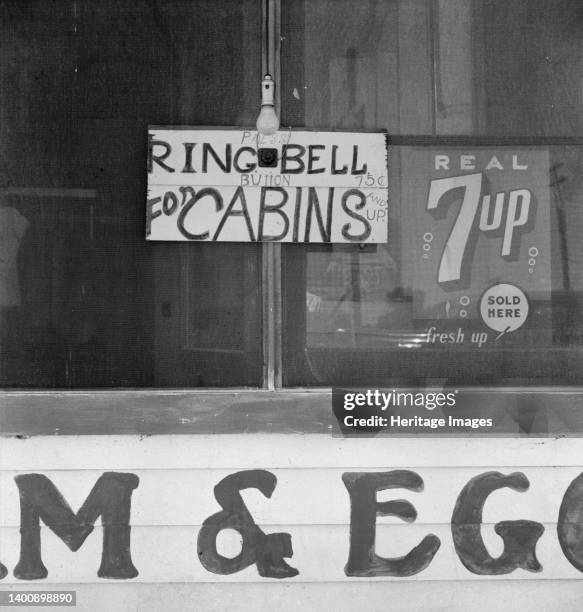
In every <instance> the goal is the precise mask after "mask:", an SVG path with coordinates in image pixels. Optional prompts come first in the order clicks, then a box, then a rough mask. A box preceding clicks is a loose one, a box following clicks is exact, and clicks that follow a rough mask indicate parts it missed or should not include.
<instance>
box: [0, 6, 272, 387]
mask: <svg viewBox="0 0 583 612" xmlns="http://www.w3.org/2000/svg"><path fill="white" fill-rule="evenodd" d="M0 21H1V28H2V32H1V36H0V78H1V88H2V96H1V99H0V215H1V219H0V245H1V246H0V249H1V252H2V259H1V262H0V266H1V269H0V384H2V385H4V386H7V387H20V386H22V387H47V388H55V387H56V388H68V387H137V386H189V387H193V386H232V385H251V386H260V385H261V367H262V366H261V323H260V322H261V314H260V291H261V282H260V281H261V270H260V247H259V246H258V245H251V244H244V245H235V246H232V245H221V244H213V245H208V246H207V245H194V244H188V243H156V244H154V243H147V242H146V241H145V208H146V144H147V128H148V125H149V124H154V125H166V124H169V125H199V126H207V125H210V126H216V125H240V126H251V125H253V124H254V121H255V118H256V113H257V108H258V105H259V100H258V91H257V89H258V88H257V82H258V75H259V74H260V69H261V68H260V58H261V55H260V49H261V6H260V1H259V0H223V1H221V2H214V1H212V0H158V1H152V2H135V1H129V0H99V1H94V0H59V1H56V2H41V1H38V2H36V1H35V2H22V1H20V0H18V1H17V0H7V1H3V2H2V3H1V4H0Z"/></svg>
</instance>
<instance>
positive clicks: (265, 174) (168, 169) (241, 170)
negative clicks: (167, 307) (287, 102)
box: [146, 127, 388, 244]
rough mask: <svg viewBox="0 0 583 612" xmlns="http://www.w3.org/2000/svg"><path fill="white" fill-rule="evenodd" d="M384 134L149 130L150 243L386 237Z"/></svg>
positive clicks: (351, 240)
mask: <svg viewBox="0 0 583 612" xmlns="http://www.w3.org/2000/svg"><path fill="white" fill-rule="evenodd" d="M387 190H388V176H387V149H386V136H385V134H383V133H357V132H354V133H347V132H305V131H304V132H301V131H293V130H290V131H289V132H278V133H276V134H274V135H273V136H261V135H259V134H258V133H257V132H251V131H243V130H209V129H196V128H165V127H159V128H158V127H152V128H150V130H149V138H148V198H147V206H146V238H147V240H170V241H185V240H192V241H208V242H304V243H357V244H361V243H379V242H380V243H382V242H386V241H387V218H388V215H387V210H386V207H382V206H379V202H386V200H387Z"/></svg>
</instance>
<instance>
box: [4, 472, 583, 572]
mask: <svg viewBox="0 0 583 612" xmlns="http://www.w3.org/2000/svg"><path fill="white" fill-rule="evenodd" d="M15 481H16V487H17V488H18V492H19V498H20V533H21V538H20V559H19V561H18V563H17V564H16V566H15V567H14V570H13V575H14V577H15V578H17V579H19V580H39V579H44V578H47V576H49V569H47V568H46V567H45V565H44V563H43V560H42V555H41V548H42V542H41V529H40V527H41V522H42V523H43V524H44V525H46V526H47V527H49V529H50V530H51V531H52V532H53V533H54V534H55V535H57V536H58V538H59V539H60V540H61V541H62V542H63V543H64V544H65V545H66V546H67V547H68V548H69V549H70V550H71V551H73V552H75V551H77V550H79V549H80V548H81V546H82V545H83V543H84V542H85V540H86V539H87V537H88V536H89V535H90V534H91V532H92V531H93V529H94V524H95V522H96V520H97V519H98V518H99V517H101V522H102V526H103V542H102V556H101V564H100V566H99V569H98V571H97V576H98V577H100V578H118V579H126V580H127V579H132V578H135V577H137V576H138V568H136V567H135V566H134V563H133V561H132V555H131V525H130V516H131V505H132V499H135V497H136V496H137V495H139V494H140V491H139V489H138V485H139V479H138V477H137V476H136V475H135V474H132V473H122V472H105V473H104V474H103V475H102V476H100V478H99V479H98V480H97V481H96V483H95V485H94V487H93V489H92V490H91V491H90V493H89V495H88V496H87V498H86V499H85V501H84V502H83V504H82V505H81V507H80V509H79V510H78V511H77V512H76V513H75V512H74V511H73V510H72V509H71V507H70V506H69V504H68V503H67V501H66V500H65V498H64V497H63V495H62V494H61V492H60V491H59V490H58V489H57V488H56V487H55V485H54V484H53V483H52V482H51V480H50V479H49V478H47V477H46V476H44V475H43V474H21V475H18V476H16V477H15ZM342 481H343V483H344V485H345V487H346V490H347V492H348V497H349V501H350V516H349V517H347V522H349V525H350V536H349V542H348V558H347V561H346V565H345V568H344V573H345V575H346V576H349V577H355V578H358V577H362V578H366V577H381V576H392V577H407V576H413V575H415V574H419V573H421V572H423V571H424V570H426V569H427V568H428V567H429V566H430V564H431V563H432V561H433V559H434V558H435V557H436V555H438V554H439V549H440V546H441V541H440V539H439V538H438V537H437V536H436V535H434V534H432V533H427V534H425V535H423V537H422V538H421V539H420V541H419V543H418V544H417V545H415V546H414V547H413V548H412V549H411V550H409V552H408V553H407V554H405V555H403V556H400V557H396V556H395V557H382V556H380V555H378V554H377V553H376V549H375V546H376V527H377V519H378V517H382V516H395V517H398V518H400V519H401V520H403V521H405V522H408V523H412V522H414V521H415V519H416V518H417V511H416V509H415V506H414V505H413V504H412V503H411V502H410V501H409V500H405V499H393V500H390V501H383V502H380V501H377V493H379V492H381V491H385V490H388V489H405V490H407V491H411V492H413V493H415V494H422V492H423V488H424V483H423V479H422V478H421V476H419V474H417V473H416V472H414V471H412V470H393V471H387V472H345V473H344V474H343V475H342ZM185 485H186V483H185ZM276 485H277V478H276V476H275V475H274V474H273V473H271V472H269V471H267V470H261V469H255V470H246V471H239V472H236V473H233V474H230V475H228V476H226V477H225V478H223V479H222V480H220V482H219V483H218V484H217V485H216V486H215V488H214V496H215V499H216V501H217V502H218V504H219V506H220V507H221V508H222V509H221V510H219V511H217V512H216V513H215V514H212V515H211V516H208V517H207V518H206V519H205V520H204V521H203V523H202V526H201V528H200V530H199V532H198V538H197V544H196V547H195V546H194V543H193V555H192V560H193V563H200V564H201V565H202V566H203V567H204V568H205V569H206V570H207V571H208V572H210V573H213V574H218V575H229V574H234V573H237V572H239V571H242V570H244V569H246V568H248V567H250V566H252V565H255V566H256V569H257V572H258V573H259V575H260V576H262V577H266V578H293V577H294V576H297V575H298V574H300V572H301V567H300V568H298V569H296V568H294V567H292V566H291V565H289V564H288V563H287V561H286V560H285V559H291V558H292V557H293V549H292V539H293V533H291V534H290V533H285V532H281V533H266V532H265V531H263V529H262V528H261V527H260V526H259V525H258V524H257V522H256V520H255V518H254V517H253V515H252V514H251V512H250V511H249V509H248V507H247V505H246V504H245V501H244V500H243V498H242V496H241V491H244V490H246V489H257V490H258V491H260V492H261V493H262V494H263V495H264V496H265V497H267V498H271V496H272V494H273V493H274V491H275V489H276ZM529 486H530V485H529V481H528V478H527V477H526V475H525V474H524V473H522V472H514V473H511V474H507V475H504V474H502V473H500V472H494V471H490V472H485V473H482V474H478V475H476V476H474V477H472V478H471V479H470V480H469V481H468V483H467V484H466V485H465V486H464V487H463V489H462V491H461V492H460V494H459V496H458V498H457V501H456V503H455V507H454V510H453V514H452V517H451V533H452V538H453V544H454V547H455V552H456V554H457V556H458V558H459V560H460V562H461V564H462V565H463V566H464V567H465V568H466V569H467V570H468V571H470V572H472V573H473V574H480V575H490V576H492V575H501V574H510V573H512V572H514V571H515V570H517V569H522V570H525V571H528V572H541V571H542V570H543V566H542V564H541V563H540V562H539V560H538V559H537V555H536V547H537V543H538V541H539V539H540V537H541V536H542V535H543V532H544V527H543V525H542V523H539V522H536V521H530V520H515V521H501V522H499V523H497V524H496V525H495V532H496V533H497V534H498V536H500V538H501V539H502V542H503V550H502V553H501V554H500V555H499V556H498V557H493V556H492V555H491V554H490V553H489V552H488V549H487V547H486V545H485V543H484V540H483V538H482V535H481V526H482V522H483V521H482V512H483V507H484V504H485V502H486V501H487V499H488V498H489V496H490V495H491V494H492V493H493V492H494V491H496V490H498V489H503V488H508V489H510V490H511V491H515V492H516V493H526V492H527V491H528V489H529ZM201 494H202V495H204V494H206V492H204V491H202V492H201ZM196 520H197V517H195V516H193V524H196ZM226 529H230V530H235V531H236V532H238V533H239V534H240V536H241V551H240V553H239V554H237V555H236V556H234V557H226V556H224V555H222V554H221V553H220V552H219V551H218V549H217V538H218V536H219V534H220V532H221V531H223V530H226ZM557 537H558V541H559V544H560V546H561V549H562V551H563V553H564V556H565V557H566V559H567V560H568V561H569V563H570V564H571V565H572V566H573V567H575V568H576V569H577V570H578V571H579V572H583V473H581V474H580V475H579V476H577V477H576V478H575V479H574V480H573V481H572V482H571V484H570V485H569V486H568V488H567V489H566V491H565V493H564V496H563V499H562V502H561V505H560V510H559V515H558V521H557ZM195 557H197V558H198V561H197V560H196V559H195ZM153 562H154V561H153ZM327 562H331V561H330V560H327ZM7 575H8V570H7V568H6V566H5V565H3V564H0V579H4V578H6V576H7Z"/></svg>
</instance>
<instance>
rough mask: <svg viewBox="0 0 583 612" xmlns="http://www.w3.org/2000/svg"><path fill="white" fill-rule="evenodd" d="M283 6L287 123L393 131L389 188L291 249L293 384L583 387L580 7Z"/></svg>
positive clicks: (568, 0)
mask: <svg viewBox="0 0 583 612" xmlns="http://www.w3.org/2000/svg"><path fill="white" fill-rule="evenodd" d="M286 5H287V10H286V11H284V19H283V40H284V44H283V46H282V71H283V84H284V91H283V94H282V95H283V102H282V104H283V110H282V115H283V123H284V125H287V124H288V123H290V124H294V125H295V124H300V125H302V124H303V125H305V126H307V127H309V128H313V129H323V130H325V129H330V128H333V129H339V130H354V129H386V130H387V131H388V134H389V153H388V159H389V177H390V187H389V189H388V192H387V195H386V201H384V202H381V201H379V202H378V205H379V214H381V212H382V214H386V215H388V232H387V242H386V244H379V245H366V246H364V245H361V246H351V247H346V246H337V245H323V246H309V247H308V248H306V247H305V246H301V245H300V246H296V245H293V246H286V247H285V248H284V259H285V266H286V268H285V294H286V301H285V311H284V312H285V329H286V335H285V349H284V370H283V371H284V381H285V384H288V385H298V384H312V385H330V384H367V383H371V384H396V383H406V382H410V383H420V382H422V381H427V379H430V380H442V381H443V380H449V381H452V382H455V384H458V385H474V384H488V385H491V384H495V385H517V384H518V385H524V384H529V385H530V384H540V385H543V384H580V372H581V366H582V365H583V362H582V359H581V349H582V348H583V345H582V340H583V337H582V333H581V330H582V325H583V320H582V316H581V288H582V285H583V274H582V273H581V269H582V267H581V262H580V259H581V257H582V251H581V246H580V240H579V235H580V231H581V230H580V227H581V224H582V223H583V213H582V210H581V167H582V166H581V155H582V153H583V149H582V144H583V104H582V99H581V91H582V90H581V76H580V75H581V61H582V60H581V28H582V26H583V15H582V13H581V7H580V3H579V2H577V1H575V0H560V1H558V2H557V1H555V0H528V1H527V0H525V1H516V2H514V1H513V2H506V1H504V0H368V1H363V2H358V3H355V2H350V1H348V0H346V1H343V0H305V1H300V0H294V1H292V2H290V3H286ZM323 23H326V27H325V28H323V27H321V24H323ZM373 178H374V177H373ZM375 197H377V196H375ZM299 288H304V289H305V291H306V292H307V294H308V299H307V300H305V299H303V298H302V293H301V292H300V291H299ZM298 330H300V331H298Z"/></svg>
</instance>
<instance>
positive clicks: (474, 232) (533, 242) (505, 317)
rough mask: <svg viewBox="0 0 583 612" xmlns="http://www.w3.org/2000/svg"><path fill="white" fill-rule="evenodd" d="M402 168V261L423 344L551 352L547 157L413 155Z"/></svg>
mask: <svg viewBox="0 0 583 612" xmlns="http://www.w3.org/2000/svg"><path fill="white" fill-rule="evenodd" d="M401 167H402V171H403V174H402V176H403V179H404V180H403V183H402V189H403V200H402V201H403V203H404V206H406V211H403V213H405V214H403V215H402V223H403V236H404V238H405V241H404V243H403V253H404V258H403V260H404V267H405V268H407V267H410V269H409V270H408V273H409V274H410V276H409V277H410V278H411V277H412V278H413V287H412V293H413V315H414V319H415V320H416V323H417V327H418V328H420V329H422V330H423V331H424V333H425V334H426V338H425V341H426V343H428V344H435V345H442V344H444V345H445V344H447V345H451V344H457V345H465V346H468V345H470V344H473V345H476V346H478V347H480V348H483V347H488V346H492V345H493V343H496V344H497V345H498V346H500V345H501V344H517V345H520V344H525V343H526V344H528V345H533V344H534V345H544V344H549V343H550V340H551V306H550V291H551V265H550V235H551V219H550V195H549V159H548V152H547V151H546V150H542V149H520V150H515V149H510V148H498V149H492V148H490V147H488V148H486V147H484V148H475V149H471V150H467V149H463V150H462V149H457V148H455V149H451V148H450V149H448V150H445V151H443V150H428V149H421V148H419V149H417V148H415V149H414V148H411V149H407V150H406V151H404V152H403V155H402V166H401ZM414 177H416V178H414ZM419 177H427V178H426V179H425V181H423V180H420V179H419ZM405 262H407V263H405Z"/></svg>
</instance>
